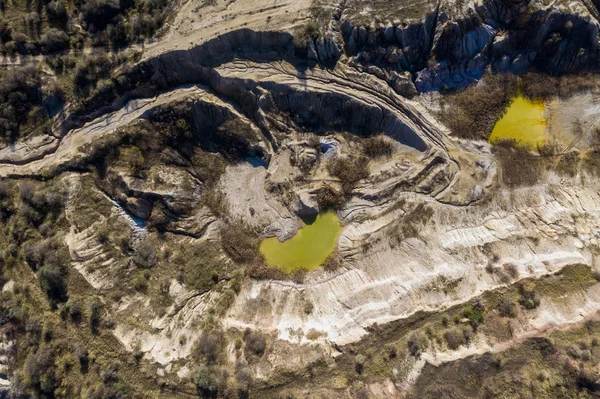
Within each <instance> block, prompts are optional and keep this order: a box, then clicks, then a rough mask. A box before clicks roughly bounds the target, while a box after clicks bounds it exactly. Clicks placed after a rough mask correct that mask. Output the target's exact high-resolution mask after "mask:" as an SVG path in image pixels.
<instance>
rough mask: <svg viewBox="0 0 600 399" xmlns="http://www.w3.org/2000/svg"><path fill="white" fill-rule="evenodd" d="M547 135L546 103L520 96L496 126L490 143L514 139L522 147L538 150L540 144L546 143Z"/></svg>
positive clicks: (514, 100)
mask: <svg viewBox="0 0 600 399" xmlns="http://www.w3.org/2000/svg"><path fill="white" fill-rule="evenodd" d="M545 133H546V119H544V103H543V102H541V101H530V100H529V99H527V98H525V97H523V96H522V95H520V94H519V95H517V96H516V97H515V98H514V99H513V101H512V102H511V104H510V106H509V107H508V109H507V110H506V113H505V114H504V116H503V117H502V118H501V119H500V120H499V121H498V122H497V123H496V125H495V126H494V130H493V131H492V134H491V135H490V139H489V141H490V143H495V142H497V141H499V140H507V139H514V140H516V141H517V142H518V143H519V144H521V145H525V146H527V147H529V148H531V149H536V147H537V145H538V144H543V143H544V134H545Z"/></svg>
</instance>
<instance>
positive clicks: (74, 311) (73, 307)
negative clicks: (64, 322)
mask: <svg viewBox="0 0 600 399" xmlns="http://www.w3.org/2000/svg"><path fill="white" fill-rule="evenodd" d="M64 309H65V311H66V312H67V313H68V314H69V318H70V319H71V321H72V322H74V323H79V322H80V321H81V306H79V303H78V302H77V301H76V300H75V299H73V298H71V299H69V300H68V301H67V303H66V305H65V306H64Z"/></svg>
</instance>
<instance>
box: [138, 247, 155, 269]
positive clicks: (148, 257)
mask: <svg viewBox="0 0 600 399" xmlns="http://www.w3.org/2000/svg"><path fill="white" fill-rule="evenodd" d="M133 263H135V265H136V266H137V267H140V268H143V269H149V268H151V267H152V266H154V263H156V250H155V249H154V244H153V243H151V242H149V241H147V240H144V241H143V242H142V243H141V244H140V246H139V247H137V249H136V250H135V255H134V256H133Z"/></svg>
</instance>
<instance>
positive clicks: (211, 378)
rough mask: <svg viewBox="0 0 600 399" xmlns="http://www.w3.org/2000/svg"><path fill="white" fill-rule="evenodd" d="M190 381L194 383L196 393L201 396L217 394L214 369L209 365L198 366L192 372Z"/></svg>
mask: <svg viewBox="0 0 600 399" xmlns="http://www.w3.org/2000/svg"><path fill="white" fill-rule="evenodd" d="M192 382H193V383H194V385H196V389H197V390H198V395H200V396H201V397H203V398H213V397H216V396H217V391H218V388H219V383H218V381H217V378H216V377H215V370H214V368H212V367H209V366H200V367H199V368H198V370H196V372H195V373H194V376H193V378H192Z"/></svg>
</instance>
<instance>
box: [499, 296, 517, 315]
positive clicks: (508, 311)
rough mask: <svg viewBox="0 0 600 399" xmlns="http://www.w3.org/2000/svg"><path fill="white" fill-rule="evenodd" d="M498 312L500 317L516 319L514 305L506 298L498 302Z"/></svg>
mask: <svg viewBox="0 0 600 399" xmlns="http://www.w3.org/2000/svg"><path fill="white" fill-rule="evenodd" d="M498 312H499V313H500V316H502V317H517V309H516V306H515V303H514V302H513V301H512V300H510V299H508V298H502V299H500V302H499V303H498Z"/></svg>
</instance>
